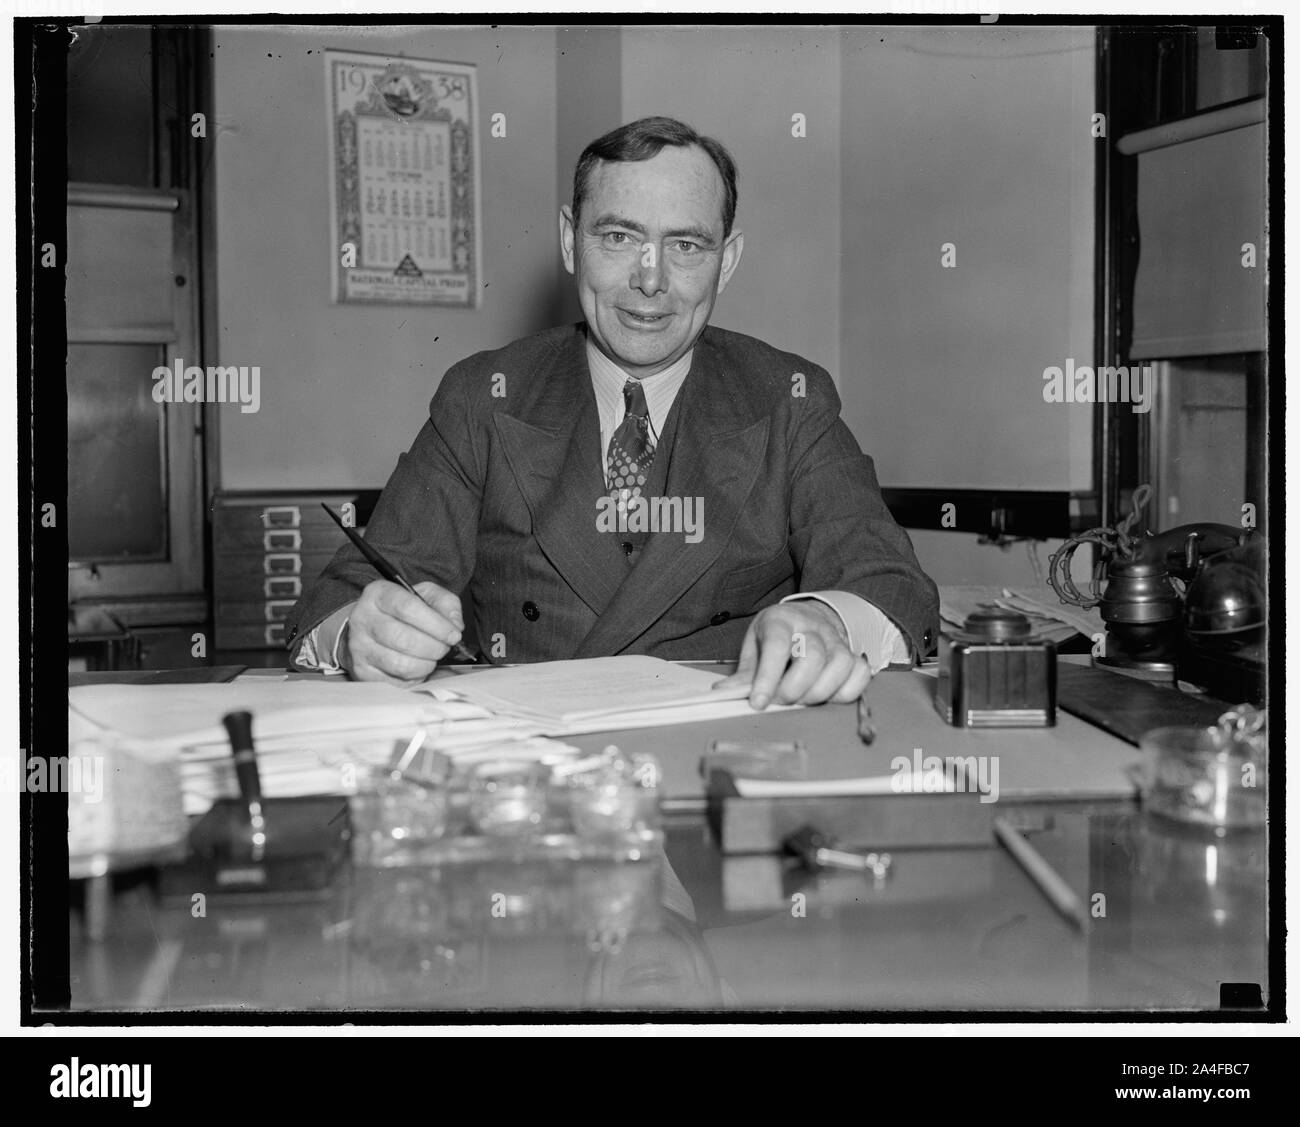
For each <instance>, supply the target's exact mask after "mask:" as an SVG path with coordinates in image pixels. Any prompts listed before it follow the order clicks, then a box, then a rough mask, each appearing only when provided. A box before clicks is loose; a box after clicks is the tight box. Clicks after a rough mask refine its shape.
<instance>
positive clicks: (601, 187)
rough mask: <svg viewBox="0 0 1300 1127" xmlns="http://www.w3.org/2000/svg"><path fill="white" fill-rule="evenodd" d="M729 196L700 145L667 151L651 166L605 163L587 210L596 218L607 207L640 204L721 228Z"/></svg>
mask: <svg viewBox="0 0 1300 1127" xmlns="http://www.w3.org/2000/svg"><path fill="white" fill-rule="evenodd" d="M725 193H726V189H725V187H724V185H723V182H722V174H721V173H720V172H719V171H718V168H717V166H716V165H715V164H714V163H713V160H712V158H710V156H709V154H708V153H706V152H705V151H704V150H703V149H701V148H699V147H698V146H695V145H690V146H671V145H666V146H664V148H662V149H660V150H659V152H658V153H656V154H655V155H654V156H653V157H651V158H650V159H649V160H638V161H601V162H600V163H599V164H598V165H596V167H595V169H594V170H593V174H592V177H591V180H590V181H589V187H588V198H587V199H586V200H584V201H583V209H584V211H587V213H588V214H590V215H592V217H593V218H594V217H595V214H596V213H597V212H599V211H603V210H605V208H606V206H607V205H609V206H613V205H620V206H622V207H627V206H631V205H636V204H639V205H641V206H642V207H654V208H655V209H656V210H663V209H671V210H673V211H674V212H679V213H681V214H682V216H683V217H684V216H685V214H686V213H687V212H689V213H690V217H691V218H693V219H696V220H704V221H706V222H708V223H713V222H715V221H716V222H717V223H718V224H719V225H721V223H722V207H723V199H724V196H725ZM588 209H590V210H588Z"/></svg>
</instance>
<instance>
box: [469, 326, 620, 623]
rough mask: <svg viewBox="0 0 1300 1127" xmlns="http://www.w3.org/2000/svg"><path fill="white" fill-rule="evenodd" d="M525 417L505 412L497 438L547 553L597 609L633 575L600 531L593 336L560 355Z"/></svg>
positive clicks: (601, 478)
mask: <svg viewBox="0 0 1300 1127" xmlns="http://www.w3.org/2000/svg"><path fill="white" fill-rule="evenodd" d="M530 384H531V386H533V387H536V388H537V389H538V391H537V394H536V396H535V397H532V398H530V400H529V401H528V402H526V403H525V404H522V405H521V406H520V408H519V410H518V414H510V413H507V412H505V411H499V412H497V414H496V416H495V423H496V429H497V435H498V437H499V438H500V441H501V447H502V450H503V451H504V453H505V457H506V461H507V462H508V463H509V465H510V471H511V473H512V474H513V475H514V478H515V481H516V483H517V484H518V486H519V491H520V492H521V493H522V494H523V497H524V501H525V503H526V504H527V506H528V510H529V512H530V513H531V514H532V518H533V535H534V536H535V537H536V539H537V543H538V545H539V546H540V547H541V549H542V552H543V553H544V554H545V555H546V558H547V559H548V560H550V561H551V563H552V565H554V567H555V569H556V570H557V571H558V572H559V573H560V574H561V575H562V576H563V577H564V579H565V581H566V582H567V583H568V584H569V585H570V586H571V587H572V588H573V590H574V593H575V594H577V596H578V597H579V598H580V599H582V601H583V602H584V603H586V604H587V605H588V606H589V607H590V608H591V609H592V610H593V611H594V612H595V613H596V614H601V613H603V612H604V611H605V610H606V608H607V607H608V605H609V603H610V601H611V600H612V599H613V598H614V595H615V593H616V591H617V590H618V585H619V582H620V581H621V580H622V579H623V577H624V576H625V575H626V574H627V564H626V562H625V561H624V559H623V557H622V556H621V555H620V553H619V547H618V542H617V538H616V537H611V536H608V535H602V534H600V533H598V532H597V531H596V516H597V509H596V500H597V498H599V497H602V496H603V495H604V491H605V474H604V469H603V467H602V466H601V461H600V416H599V413H598V411H597V408H596V395H595V392H594V391H593V390H592V387H591V375H590V373H589V371H588V369H587V357H586V338H585V336H584V334H583V333H582V332H581V331H575V332H574V334H573V335H572V336H571V337H570V338H568V340H567V341H566V343H565V344H564V345H563V346H562V347H561V348H560V349H559V350H558V351H557V352H556V353H555V354H554V355H553V357H552V360H551V370H550V371H549V372H548V373H546V374H545V376H544V378H541V379H538V380H536V381H530Z"/></svg>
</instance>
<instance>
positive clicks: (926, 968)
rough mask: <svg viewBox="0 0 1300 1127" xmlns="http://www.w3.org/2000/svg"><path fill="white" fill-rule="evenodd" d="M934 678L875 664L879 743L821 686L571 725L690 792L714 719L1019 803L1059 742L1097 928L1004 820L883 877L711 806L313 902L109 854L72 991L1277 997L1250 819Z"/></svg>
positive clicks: (223, 997) (723, 1004) (1075, 849)
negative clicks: (955, 694)
mask: <svg viewBox="0 0 1300 1127" xmlns="http://www.w3.org/2000/svg"><path fill="white" fill-rule="evenodd" d="M925 681H926V679H925V678H924V677H923V676H921V675H918V674H888V675H886V676H885V677H882V678H879V679H878V681H877V683H875V684H873V687H872V694H873V697H872V702H873V710H874V713H875V719H876V722H877V726H878V728H879V731H880V736H879V739H878V743H877V745H876V746H875V747H873V748H871V749H864V748H862V747H861V746H860V745H859V744H858V743H857V741H856V736H855V735H854V728H853V713H852V709H850V708H848V707H834V706H830V707H823V708H819V709H811V710H801V711H792V712H783V713H774V714H766V715H755V716H753V717H744V718H740V719H739V720H731V721H715V722H712V723H710V724H698V725H695V724H692V725H680V726H676V727H672V728H661V729H654V730H643V731H638V732H625V733H618V734H617V737H614V736H589V737H580V738H579V739H578V740H577V741H576V742H580V743H583V744H584V746H585V745H587V744H588V743H590V744H595V745H597V746H600V745H603V744H604V743H608V742H612V741H614V740H615V739H616V740H617V742H619V743H620V746H625V747H626V748H627V749H628V750H640V749H642V748H650V747H653V748H654V749H655V750H656V751H657V752H658V753H659V754H660V756H661V758H662V759H663V761H664V763H665V767H666V771H667V775H668V779H669V788H668V789H669V792H670V793H676V794H682V795H689V794H693V793H698V790H699V782H698V771H697V764H698V760H699V756H700V754H701V753H702V752H703V750H704V748H705V746H706V745H707V742H708V740H709V739H712V738H718V737H719V736H726V737H728V738H746V737H751V738H755V739H763V740H775V739H790V738H799V739H802V740H803V741H804V743H805V745H806V746H807V748H808V752H809V759H810V761H812V762H813V763H814V764H817V763H823V764H824V765H825V768H826V770H827V771H828V772H829V773H830V774H832V775H833V774H845V773H846V772H845V771H844V770H843V765H844V764H845V763H849V764H851V765H852V766H851V768H850V769H851V770H852V771H855V772H856V773H861V774H870V773H876V771H877V770H878V769H879V767H880V766H881V765H884V766H885V767H886V769H887V765H888V761H889V759H890V758H891V757H892V756H893V755H897V754H910V753H911V751H912V749H913V748H914V747H918V746H920V747H923V748H924V749H925V751H926V753H927V754H930V753H934V754H939V755H946V754H968V753H969V754H981V755H993V754H997V755H1000V756H1001V757H1002V759H1003V769H1002V787H1003V800H1004V801H1010V802H1015V801H1017V798H1016V794H1015V792H1016V791H1017V788H1019V790H1020V791H1021V792H1022V793H1021V794H1020V795H1019V798H1020V799H1022V800H1023V799H1025V798H1031V797H1035V796H1034V794H1033V791H1034V788H1035V787H1036V786H1037V785H1038V784H1037V781H1036V780H1038V779H1040V778H1041V777H1043V774H1042V773H1043V772H1044V771H1047V772H1048V773H1051V772H1053V771H1054V772H1056V773H1057V774H1058V775H1059V767H1060V764H1059V763H1057V764H1056V766H1052V757H1057V758H1060V757H1074V758H1075V759H1076V760H1078V761H1081V762H1082V763H1083V764H1084V765H1085V767H1086V768H1087V770H1086V771H1083V772H1081V773H1080V778H1083V779H1085V780H1091V783H1090V784H1089V785H1093V784H1095V785H1094V789H1093V790H1092V791H1088V790H1087V788H1086V787H1084V788H1082V789H1080V790H1079V791H1078V794H1079V796H1080V798H1079V799H1076V800H1074V801H1063V800H1060V799H1059V798H1058V799H1054V800H1050V801H1043V800H1041V796H1039V797H1040V801H1037V802H1036V803H1035V811H1036V812H1037V815H1038V823H1037V824H1039V825H1041V826H1043V827H1044V828H1042V829H1041V830H1039V831H1037V832H1034V833H1033V834H1032V835H1031V840H1032V842H1033V844H1034V846H1035V847H1036V848H1037V849H1038V851H1039V852H1040V853H1041V854H1042V856H1043V857H1044V858H1045V859H1046V860H1047V862H1048V863H1049V864H1050V865H1051V866H1052V867H1053V868H1054V869H1055V870H1056V871H1057V872H1058V873H1059V874H1060V875H1061V876H1062V877H1063V878H1064V879H1065V881H1066V882H1067V883H1068V884H1069V885H1070V886H1071V888H1073V889H1074V890H1075V891H1076V892H1077V893H1078V894H1079V895H1080V896H1081V897H1083V899H1084V900H1085V901H1086V902H1087V903H1088V904H1089V905H1090V907H1091V910H1092V913H1093V917H1094V918H1093V923H1092V927H1091V930H1090V932H1089V933H1088V934H1087V935H1082V934H1079V933H1078V932H1076V931H1075V930H1074V929H1072V927H1071V926H1070V925H1069V924H1067V923H1066V922H1065V921H1064V920H1063V919H1062V918H1061V917H1060V916H1059V915H1058V914H1057V913H1056V912H1055V911H1054V910H1053V908H1052V906H1051V905H1050V903H1049V902H1048V901H1047V900H1046V899H1045V898H1044V897H1043V895H1042V893H1041V892H1040V891H1039V889H1038V888H1037V887H1036V886H1035V884H1034V883H1032V882H1031V881H1030V879H1029V878H1028V877H1027V876H1026V875H1025V873H1024V872H1023V870H1021V869H1020V868H1019V867H1018V865H1017V864H1016V863H1015V861H1013V860H1012V859H1011V857H1010V856H1009V855H1008V854H1007V853H1006V852H1004V851H1003V850H1002V849H1000V848H997V847H996V846H995V845H994V844H993V843H992V841H990V844H989V846H988V847H987V848H965V849H928V850H908V851H901V852H897V853H895V855H894V857H893V864H892V866H891V869H890V873H889V875H888V877H887V878H885V879H884V880H883V881H876V880H873V879H872V878H870V877H864V876H862V875H860V874H856V873H835V872H823V873H820V874H811V873H807V872H806V871H804V870H802V869H800V868H798V867H797V866H795V865H794V863H793V862H790V861H783V860H781V859H779V858H776V857H739V858H723V857H721V856H720V855H719V854H718V852H717V850H716V848H715V847H714V846H713V844H712V841H711V839H710V836H709V830H708V827H707V825H706V821H705V819H704V818H703V816H701V815H698V814H683V815H680V816H675V817H670V819H669V821H668V827H667V828H668V833H667V857H666V860H663V861H660V860H653V861H645V862H641V863H634V864H622V865H618V864H608V865H601V864H594V863H584V864H577V863H574V862H547V861H539V860H533V859H525V860H520V861H515V862H512V863H503V862H495V863H486V864H477V865H465V864H462V865H444V866H442V867H440V868H439V867H425V868H420V869H390V870H365V869H356V870H348V871H346V872H345V873H344V874H342V876H341V878H340V880H339V881H338V882H337V885H336V887H335V889H334V890H333V893H332V895H331V896H330V898H328V899H325V900H321V901H318V902H314V903H310V904H270V903H252V904H242V905H233V904H232V905H223V904H219V903H217V902H215V901H214V902H212V903H210V904H209V905H208V906H207V912H206V915H203V916H199V917H196V916H195V915H194V914H193V912H192V911H191V906H190V905H189V904H176V905H174V906H168V905H165V904H160V903H158V902H157V900H156V899H155V897H154V896H153V893H152V891H151V885H150V884H149V883H148V882H147V881H146V880H144V879H142V878H131V877H129V876H128V877H127V878H119V892H118V895H117V897H116V900H115V903H114V906H113V913H112V918H111V922H110V927H109V929H108V932H107V935H106V937H105V938H104V939H103V940H102V941H100V942H91V941H89V940H87V939H86V938H85V937H84V935H83V934H82V930H81V924H80V920H81V917H80V914H79V913H76V912H74V913H73V917H72V921H71V922H72V966H71V968H70V969H71V973H72V978H73V988H72V993H73V1005H74V1008H83V1009H86V1008H88V1009H115V1008H143V1009H165V1010H179V1011H190V1010H195V1009H234V1010H251V1011H264V1010H271V1011H275V1010H322V1011H345V1010H394V1011H405V1012H407V1013H414V1012H418V1011H437V1012H447V1011H464V1010H472V1011H480V1010H512V1011H514V1010H525V1011H526V1010H534V1009H541V1010H577V1009H631V1010H636V1009H641V1008H650V1009H672V1008H686V1009H696V1010H729V1011H730V1010H736V1009H757V1010H771V1009H777V1010H800V1011H822V1010H835V1011H873V1010H877V1011H878V1010H891V1011H892V1010H906V1011H921V1012H924V1011H931V1010H980V1011H990V1012H992V1011H998V1010H1039V1009H1044V1010H1081V1009H1089V1010H1092V1009H1096V1010H1106V1011H1117V1012H1128V1013H1132V1012H1135V1011H1136V1012H1143V1011H1185V1010H1205V1009H1211V1010H1213V1009H1217V1008H1218V1007H1219V1004H1220V988H1221V984H1224V983H1255V984H1258V985H1259V987H1260V989H1261V991H1262V992H1263V994H1264V996H1265V998H1267V996H1268V991H1269V983H1268V957H1267V939H1266V934H1267V933H1266V903H1267V880H1266V875H1267V874H1266V859H1267V839H1266V835H1265V834H1264V833H1256V834H1243V835H1239V836H1229V837H1224V838H1219V837H1214V836H1209V835H1206V834H1204V833H1201V832H1199V831H1191V830H1189V829H1185V828H1183V827H1180V826H1178V825H1175V824H1172V823H1167V822H1164V821H1162V820H1161V819H1160V818H1159V817H1158V816H1154V815H1151V814H1148V813H1146V812H1145V811H1142V810H1140V809H1139V808H1138V806H1137V804H1136V803H1134V802H1133V801H1131V799H1126V798H1124V797H1122V796H1123V795H1125V794H1128V793H1131V781H1130V780H1129V779H1128V776H1127V774H1126V767H1127V766H1128V765H1129V764H1131V762H1132V761H1133V759H1134V758H1135V756H1136V749H1134V748H1132V747H1130V746H1129V745H1126V744H1123V743H1122V742H1121V741H1119V740H1116V739H1114V738H1113V737H1111V736H1108V735H1106V734H1105V733H1101V732H1099V731H1097V730H1096V729H1092V728H1091V727H1089V726H1088V725H1085V724H1083V723H1082V722H1081V721H1077V720H1074V719H1073V718H1071V717H1064V716H1063V717H1062V723H1061V724H1060V725H1059V726H1058V728H1057V729H1055V730H1050V731H1039V732H1014V733H1007V732H992V731H984V732H960V731H954V730H953V729H951V728H948V727H947V725H945V724H943V722H942V721H941V720H940V719H939V718H938V717H937V716H936V715H935V714H934V713H933V709H932V708H931V706H930V704H929V697H928V695H927V690H928V686H927V684H926V683H925ZM1076 725H1077V728H1076ZM864 768H865V769H864Z"/></svg>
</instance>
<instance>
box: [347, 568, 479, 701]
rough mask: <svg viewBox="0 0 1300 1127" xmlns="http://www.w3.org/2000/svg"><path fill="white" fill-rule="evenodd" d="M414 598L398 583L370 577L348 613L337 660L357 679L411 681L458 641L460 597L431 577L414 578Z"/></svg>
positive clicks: (461, 628) (425, 674)
mask: <svg viewBox="0 0 1300 1127" xmlns="http://www.w3.org/2000/svg"><path fill="white" fill-rule="evenodd" d="M415 589H416V591H417V592H418V593H419V596H420V597H419V598H416V597H415V595H412V594H411V593H410V592H409V591H407V590H406V589H405V588H404V587H401V586H400V585H399V584H396V583H390V582H389V581H388V580H387V579H376V580H375V581H374V582H373V583H371V584H370V585H369V586H367V587H366V589H365V590H364V591H362V592H361V598H360V600H359V601H358V602H357V604H356V606H354V607H353V608H352V613H351V614H350V615H349V616H348V624H347V628H346V629H345V630H344V632H343V640H342V643H341V644H340V646H339V664H340V665H342V667H343V668H344V669H346V670H347V672H348V676H350V677H352V678H353V679H354V680H357V681H387V682H388V683H389V684H393V685H412V684H415V683H417V682H419V681H423V680H424V679H425V678H426V677H428V676H429V674H430V673H432V672H433V669H434V666H436V665H437V664H438V659H439V658H441V657H443V656H445V655H446V653H447V652H448V651H449V650H450V649H451V647H452V646H454V645H455V644H456V643H457V642H459V641H460V638H461V634H462V633H463V632H464V630H465V618H464V615H463V614H462V613H461V609H460V600H459V599H458V598H457V597H456V596H455V595H454V594H453V593H452V592H450V591H448V590H447V589H446V588H445V587H439V586H438V584H436V583H417V584H416V585H415Z"/></svg>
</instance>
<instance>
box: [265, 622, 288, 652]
mask: <svg viewBox="0 0 1300 1127" xmlns="http://www.w3.org/2000/svg"><path fill="white" fill-rule="evenodd" d="M262 637H264V638H265V639H266V644H267V645H268V646H282V645H284V623H283V622H272V623H271V624H270V625H269V626H267V628H266V631H265V632H264V633H263V635H262Z"/></svg>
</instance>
